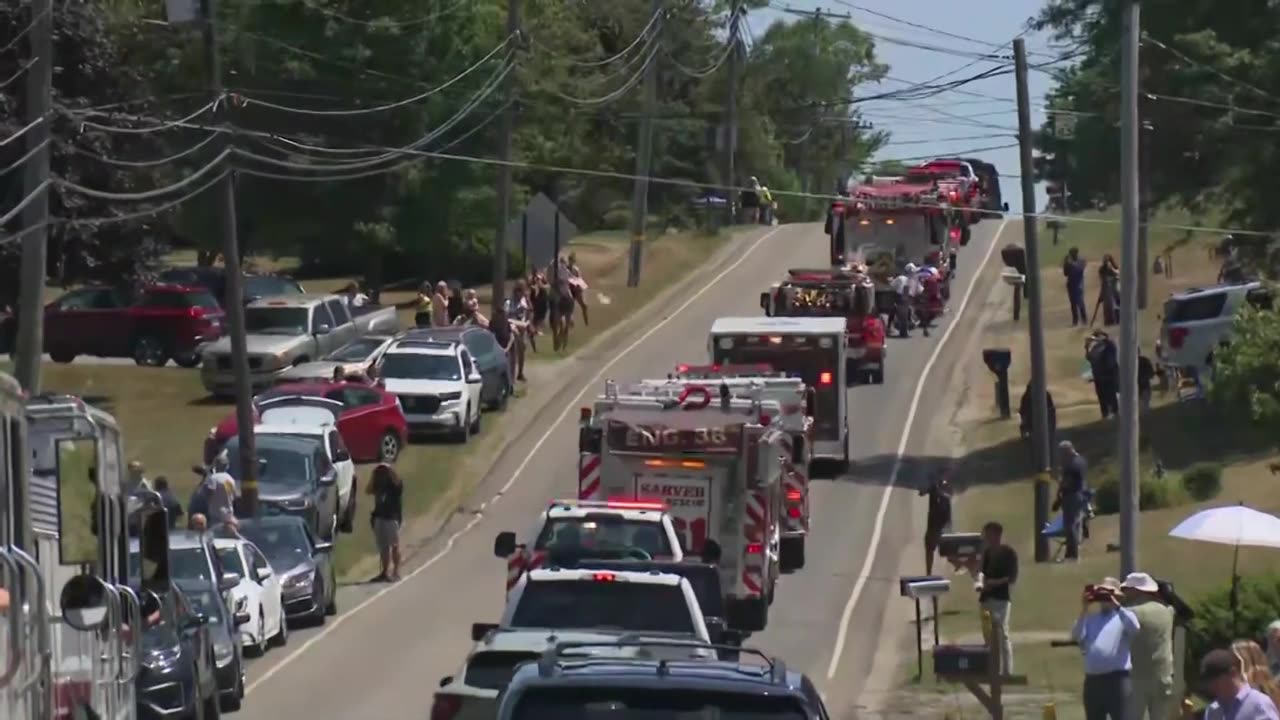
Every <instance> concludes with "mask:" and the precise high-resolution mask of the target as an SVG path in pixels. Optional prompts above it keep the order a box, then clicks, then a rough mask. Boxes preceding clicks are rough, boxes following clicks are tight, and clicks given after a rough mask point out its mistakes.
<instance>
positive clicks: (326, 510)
mask: <svg viewBox="0 0 1280 720" xmlns="http://www.w3.org/2000/svg"><path fill="white" fill-rule="evenodd" d="M254 438H255V439H254V442H255V443H256V445H257V452H258V504H259V509H260V510H261V511H262V513H263V514H267V515H294V516H296V517H300V518H302V519H303V520H304V521H305V522H306V523H307V527H309V528H310V529H311V531H312V532H314V533H316V534H317V535H318V536H320V538H322V539H324V540H328V541H332V540H333V538H334V536H335V535H336V534H337V529H338V517H339V515H340V514H341V512H342V506H341V505H340V504H339V500H338V487H337V486H338V471H337V469H336V468H334V467H333V465H332V464H331V463H330V462H329V460H328V458H327V457H326V453H325V450H324V447H323V446H322V445H323V444H322V443H320V442H317V441H316V440H313V439H312V438H307V437H290V436H288V435H268V434H258V433H254ZM227 453H228V455H229V456H230V457H238V456H239V453H240V438H238V437H233V438H231V440H230V441H229V442H228V443H227ZM229 472H230V473H231V475H232V477H234V478H235V479H236V482H240V480H241V478H240V467H239V463H231V467H230V468H229Z"/></svg>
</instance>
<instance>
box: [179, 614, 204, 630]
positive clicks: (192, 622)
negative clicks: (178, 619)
mask: <svg viewBox="0 0 1280 720" xmlns="http://www.w3.org/2000/svg"><path fill="white" fill-rule="evenodd" d="M207 624H209V616H207V615H200V614H196V615H192V616H191V617H190V618H189V619H188V620H187V624H186V625H183V626H182V629H183V630H187V631H191V630H197V629H199V628H202V627H204V626H205V625H207Z"/></svg>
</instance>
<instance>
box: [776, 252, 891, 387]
mask: <svg viewBox="0 0 1280 720" xmlns="http://www.w3.org/2000/svg"><path fill="white" fill-rule="evenodd" d="M882 285H883V287H877V285H876V283H875V281H874V280H873V279H872V278H871V276H870V275H869V274H866V273H861V272H854V271H852V270H844V269H841V270H826V269H821V268H819V269H813V270H806V269H803V268H792V269H790V270H788V271H787V279H786V280H783V281H782V282H779V283H774V284H773V285H772V286H770V288H769V290H768V291H766V292H763V293H761V294H760V307H761V309H763V310H764V314H765V315H766V316H767V317H785V318H820V317H842V318H844V321H845V345H846V348H847V350H846V355H845V374H844V377H845V382H847V383H848V384H851V385H852V384H854V383H855V382H858V381H859V380H864V379H865V380H866V381H867V382H870V383H873V384H877V385H878V384H880V383H883V382H884V369H885V363H886V361H887V359H888V354H889V349H888V347H887V345H886V342H885V339H886V335H887V331H886V328H885V324H884V320H883V319H882V318H881V313H882V312H884V308H882V306H887V307H888V310H889V312H892V308H893V303H894V302H895V297H894V295H896V294H895V293H894V291H893V290H892V288H890V287H889V286H888V285H887V284H884V283H882ZM885 292H887V293H890V295H891V296H890V297H889V298H888V299H887V300H886V299H882V298H881V297H880V296H881V295H882V294H883V293H885Z"/></svg>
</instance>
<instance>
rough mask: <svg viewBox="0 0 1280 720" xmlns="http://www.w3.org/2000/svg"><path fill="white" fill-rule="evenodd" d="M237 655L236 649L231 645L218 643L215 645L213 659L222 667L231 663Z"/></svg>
mask: <svg viewBox="0 0 1280 720" xmlns="http://www.w3.org/2000/svg"><path fill="white" fill-rule="evenodd" d="M235 654H236V649H235V647H234V646H233V645H232V644H231V643H224V642H222V641H218V642H215V643H214V644H213V659H214V661H215V662H217V663H218V665H220V666H221V665H226V664H227V663H229V662H231V659H232V658H233V657H235Z"/></svg>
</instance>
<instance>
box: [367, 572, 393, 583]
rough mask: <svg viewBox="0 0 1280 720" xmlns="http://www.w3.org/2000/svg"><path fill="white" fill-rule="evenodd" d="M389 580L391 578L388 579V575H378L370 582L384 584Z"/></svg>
mask: <svg viewBox="0 0 1280 720" xmlns="http://www.w3.org/2000/svg"><path fill="white" fill-rule="evenodd" d="M388 580H390V578H388V577H387V574H386V573H378V574H377V575H374V576H373V577H372V578H371V579H370V580H369V582H371V583H384V582H387V581H388Z"/></svg>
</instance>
